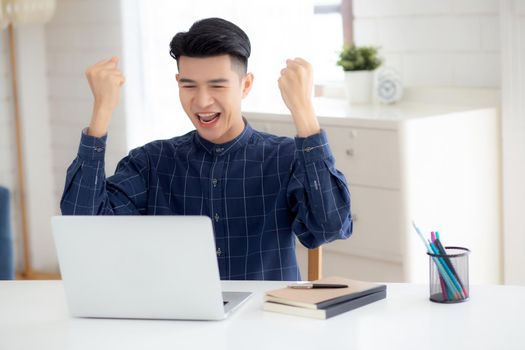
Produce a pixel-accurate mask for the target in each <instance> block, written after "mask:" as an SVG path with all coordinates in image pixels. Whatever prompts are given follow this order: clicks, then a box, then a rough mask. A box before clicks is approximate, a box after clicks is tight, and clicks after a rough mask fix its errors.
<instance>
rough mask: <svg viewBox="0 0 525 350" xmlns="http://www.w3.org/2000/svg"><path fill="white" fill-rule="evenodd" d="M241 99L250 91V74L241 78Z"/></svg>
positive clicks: (251, 79)
mask: <svg viewBox="0 0 525 350" xmlns="http://www.w3.org/2000/svg"><path fill="white" fill-rule="evenodd" d="M241 84H242V98H245V97H246V96H248V93H249V92H250V90H251V89H252V86H253V74H252V73H246V75H245V77H244V78H242V82H241Z"/></svg>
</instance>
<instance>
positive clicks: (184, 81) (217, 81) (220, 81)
mask: <svg viewBox="0 0 525 350" xmlns="http://www.w3.org/2000/svg"><path fill="white" fill-rule="evenodd" d="M229 82H230V81H229V80H228V79H225V78H220V79H212V80H208V81H207V83H208V84H224V83H229ZM179 83H183V84H184V83H191V84H195V83H196V81H195V80H192V79H188V78H180V79H179Z"/></svg>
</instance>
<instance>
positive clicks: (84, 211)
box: [60, 130, 149, 215]
mask: <svg viewBox="0 0 525 350" xmlns="http://www.w3.org/2000/svg"><path fill="white" fill-rule="evenodd" d="M86 131H87V130H84V131H83V132H82V137H81V141H80V146H79V149H78V154H77V157H76V158H75V160H74V161H73V163H72V164H71V166H70V167H69V168H68V170H67V176H66V184H65V187H64V193H63V195H62V199H61V201H60V208H61V210H62V214H63V215H140V214H146V213H147V201H148V199H147V195H148V183H149V162H148V157H147V155H146V153H145V152H144V150H143V149H142V148H136V149H134V150H132V151H131V152H130V153H129V155H128V156H127V157H125V158H124V159H122V160H121V161H120V162H119V164H118V165H117V169H116V171H115V175H113V176H111V177H109V178H107V179H106V175H105V171H104V156H105V151H106V136H103V137H100V138H99V137H93V136H90V135H88V134H87V132H86Z"/></svg>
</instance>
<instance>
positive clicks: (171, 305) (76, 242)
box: [51, 216, 242, 320]
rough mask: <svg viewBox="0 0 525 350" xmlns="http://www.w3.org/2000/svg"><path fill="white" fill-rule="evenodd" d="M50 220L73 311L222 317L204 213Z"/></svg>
mask: <svg viewBox="0 0 525 350" xmlns="http://www.w3.org/2000/svg"><path fill="white" fill-rule="evenodd" d="M51 223H52V229H53V236H54V239H55V244H56V248H57V253H58V258H59V264H60V271H61V274H62V279H63V283H64V289H65V293H66V299H67V303H68V306H69V310H70V312H71V314H72V315H73V316H77V317H109V318H151V319H195V320H216V319H223V318H224V317H225V312H224V306H223V299H222V295H221V284H220V276H219V269H218V265H217V257H216V253H215V241H214V237H213V227H212V223H211V220H210V219H209V218H208V217H206V216H55V217H53V218H52V219H51ZM241 301H242V300H241Z"/></svg>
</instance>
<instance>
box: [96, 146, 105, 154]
mask: <svg viewBox="0 0 525 350" xmlns="http://www.w3.org/2000/svg"><path fill="white" fill-rule="evenodd" d="M103 150H104V148H102V147H95V151H97V152H99V153H100V152H102V151H103Z"/></svg>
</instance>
